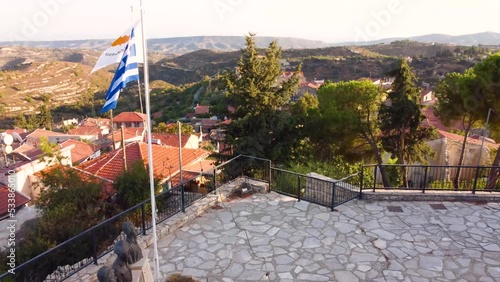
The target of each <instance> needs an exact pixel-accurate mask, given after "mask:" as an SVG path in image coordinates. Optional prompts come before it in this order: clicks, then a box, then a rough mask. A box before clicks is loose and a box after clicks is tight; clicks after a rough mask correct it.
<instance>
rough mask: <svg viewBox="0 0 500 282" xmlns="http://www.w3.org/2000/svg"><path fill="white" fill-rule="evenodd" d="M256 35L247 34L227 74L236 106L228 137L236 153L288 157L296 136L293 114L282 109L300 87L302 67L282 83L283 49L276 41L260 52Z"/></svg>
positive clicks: (228, 96)
mask: <svg viewBox="0 0 500 282" xmlns="http://www.w3.org/2000/svg"><path fill="white" fill-rule="evenodd" d="M254 36H255V35H254V34H250V35H249V36H247V37H246V48H245V49H243V50H242V56H241V59H240V61H239V62H238V67H237V69H236V70H235V71H234V72H230V73H226V74H225V75H224V77H223V82H224V84H225V86H226V90H227V99H228V102H229V103H230V104H231V105H233V106H234V107H235V109H236V110H235V113H234V114H231V117H232V118H233V123H232V124H231V125H230V126H229V127H228V129H227V134H228V137H229V138H228V139H229V141H230V142H231V143H232V144H233V145H234V147H235V152H236V153H241V154H249V155H253V156H259V157H265V158H274V159H275V160H278V159H279V160H284V159H286V158H287V156H288V155H289V152H287V149H288V150H290V148H291V145H290V144H291V143H293V142H294V141H295V137H296V136H294V135H293V125H292V124H291V123H292V120H291V119H290V118H289V117H290V115H289V114H288V113H287V112H284V111H281V110H282V109H283V108H285V107H287V106H288V103H289V101H290V99H291V97H292V95H293V94H294V93H295V91H296V90H297V86H298V81H299V79H298V73H299V72H300V67H299V69H298V70H297V71H296V72H295V73H294V75H293V76H292V77H291V78H290V79H289V80H287V81H284V82H282V83H279V81H278V79H279V76H280V75H281V74H282V70H281V66H280V63H279V60H280V59H281V48H280V47H278V44H277V43H276V41H274V42H272V43H271V44H269V47H268V48H266V49H265V52H264V55H259V50H258V49H257V47H256V45H255V40H254Z"/></svg>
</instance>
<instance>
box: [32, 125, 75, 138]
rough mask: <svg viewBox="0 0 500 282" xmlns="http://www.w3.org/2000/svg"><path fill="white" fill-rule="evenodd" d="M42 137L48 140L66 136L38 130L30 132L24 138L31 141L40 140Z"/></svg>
mask: <svg viewBox="0 0 500 282" xmlns="http://www.w3.org/2000/svg"><path fill="white" fill-rule="evenodd" d="M44 136H45V137H47V138H48V137H49V136H66V134H65V133H61V132H55V131H50V130H45V129H39V128H38V129H35V130H34V131H32V132H30V133H29V134H28V135H27V136H26V137H27V138H31V139H40V138H41V137H44Z"/></svg>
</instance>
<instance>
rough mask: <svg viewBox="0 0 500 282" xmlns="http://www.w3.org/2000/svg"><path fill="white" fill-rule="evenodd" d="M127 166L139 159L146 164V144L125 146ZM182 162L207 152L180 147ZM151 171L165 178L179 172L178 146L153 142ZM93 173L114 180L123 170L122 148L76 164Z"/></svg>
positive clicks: (199, 156)
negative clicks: (152, 166)
mask: <svg viewBox="0 0 500 282" xmlns="http://www.w3.org/2000/svg"><path fill="white" fill-rule="evenodd" d="M125 150H126V157H127V167H128V168H130V167H131V166H132V164H133V163H134V162H135V161H137V160H141V161H143V162H144V164H145V165H147V164H148V153H147V144H146V143H143V142H136V143H131V144H128V145H126V146H125ZM181 151H182V163H183V164H184V165H185V166H186V165H189V164H191V163H193V162H194V161H196V160H198V159H200V158H204V157H206V156H208V154H209V152H207V151H205V150H202V149H184V148H183V149H181ZM153 165H154V169H153V173H154V175H155V176H156V177H159V178H162V179H165V178H168V177H169V176H170V175H175V174H177V173H178V172H179V148H174V147H168V146H160V145H154V144H153ZM78 168H79V169H82V170H84V171H86V172H89V173H91V174H93V175H96V176H99V177H102V178H105V179H109V180H111V181H114V180H115V179H116V177H117V176H118V175H119V174H121V173H122V172H123V170H124V165H123V150H122V149H119V150H115V151H113V152H111V153H109V154H106V155H103V156H101V157H98V158H95V159H93V160H91V161H88V162H86V163H83V164H81V165H79V166H78Z"/></svg>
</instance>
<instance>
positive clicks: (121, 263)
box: [113, 240, 132, 282]
mask: <svg viewBox="0 0 500 282" xmlns="http://www.w3.org/2000/svg"><path fill="white" fill-rule="evenodd" d="M115 254H116V260H115V262H114V263H113V270H114V273H115V277H116V281H117V282H131V281H132V270H131V269H130V266H129V265H128V261H129V250H128V244H127V243H126V242H124V241H123V240H120V241H118V242H116V243H115Z"/></svg>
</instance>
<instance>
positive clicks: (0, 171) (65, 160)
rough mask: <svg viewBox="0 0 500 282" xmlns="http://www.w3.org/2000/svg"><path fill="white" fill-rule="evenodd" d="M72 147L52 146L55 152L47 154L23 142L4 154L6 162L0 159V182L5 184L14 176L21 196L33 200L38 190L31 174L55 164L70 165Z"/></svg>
mask: <svg viewBox="0 0 500 282" xmlns="http://www.w3.org/2000/svg"><path fill="white" fill-rule="evenodd" d="M73 147H74V146H67V147H66V148H60V147H59V146H57V147H55V148H54V149H55V150H56V152H55V154H54V155H53V156H48V155H46V154H44V152H43V151H42V150H41V149H40V148H39V147H35V146H32V145H30V144H23V145H21V146H19V147H18V148H16V149H14V151H13V152H12V153H10V154H8V155H7V156H6V157H7V160H6V162H5V160H4V158H2V161H0V183H2V184H7V183H8V177H9V176H10V177H14V179H15V183H16V190H17V191H18V192H19V193H21V194H22V195H23V196H26V197H28V198H30V199H32V200H34V199H36V198H37V196H38V194H39V191H36V190H35V189H34V185H33V184H34V183H33V182H32V181H31V176H32V175H34V174H35V173H37V172H39V171H41V170H44V169H46V168H47V167H50V166H53V165H56V164H63V165H71V164H72V159H71V149H73ZM9 171H14V173H13V174H12V173H10V174H9Z"/></svg>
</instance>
